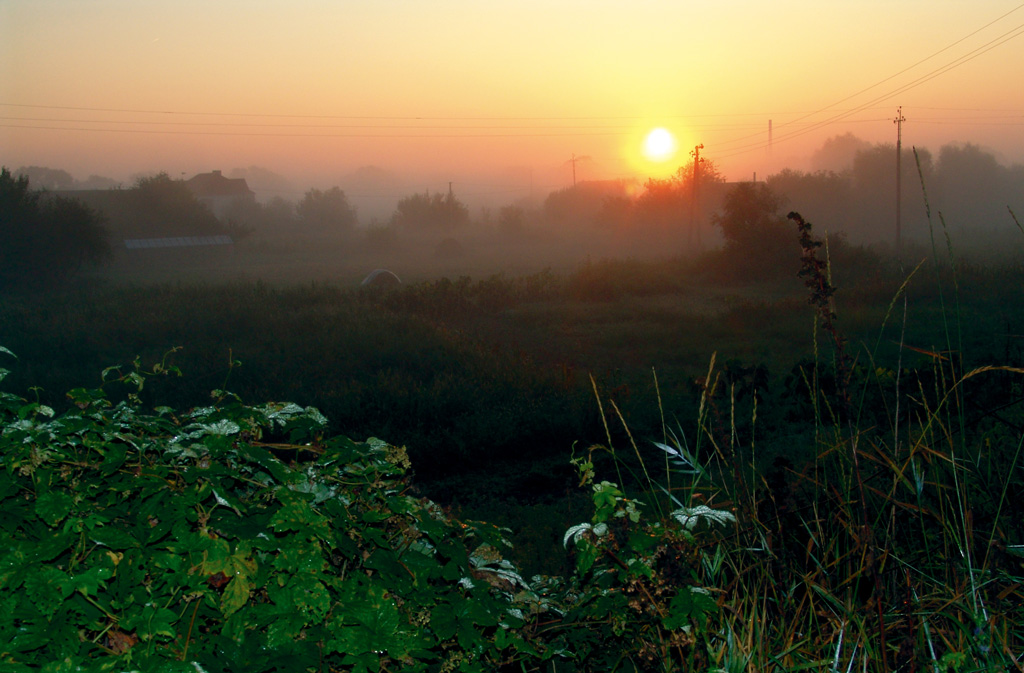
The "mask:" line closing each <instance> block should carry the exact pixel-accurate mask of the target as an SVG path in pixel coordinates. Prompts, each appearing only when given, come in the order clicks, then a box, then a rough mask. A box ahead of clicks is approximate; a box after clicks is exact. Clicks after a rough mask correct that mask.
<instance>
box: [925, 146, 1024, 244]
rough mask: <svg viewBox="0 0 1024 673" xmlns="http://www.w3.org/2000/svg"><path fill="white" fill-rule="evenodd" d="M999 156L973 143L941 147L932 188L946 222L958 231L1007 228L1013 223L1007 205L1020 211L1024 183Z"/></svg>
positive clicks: (936, 205)
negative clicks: (1001, 162) (1004, 164)
mask: <svg viewBox="0 0 1024 673" xmlns="http://www.w3.org/2000/svg"><path fill="white" fill-rule="evenodd" d="M1013 175H1014V174H1013V172H1012V171H1011V170H1010V169H1009V168H1007V167H1006V166H1003V165H1002V164H1000V163H999V161H998V160H997V159H996V157H995V155H994V154H992V153H991V152H987V151H985V150H983V149H982V148H981V147H979V146H977V145H973V144H970V143H964V144H953V145H945V146H943V147H942V149H940V150H939V159H938V162H937V164H936V167H935V180H934V184H933V186H932V187H931V188H930V194H931V195H932V198H933V199H934V201H935V203H934V206H935V207H936V208H937V209H939V210H940V211H941V212H942V213H943V216H944V217H945V220H946V224H947V225H948V226H949V227H950V228H952V229H954V230H957V231H962V230H967V229H971V230H973V231H975V232H979V231H986V230H987V231H989V232H992V231H998V230H1005V229H1006V228H1007V227H1008V226H1012V222H1011V220H1010V219H1009V216H1008V214H1007V212H1006V207H1007V206H1008V205H1009V206H1011V207H1013V206H1016V208H1017V209H1018V212H1019V208H1020V207H1021V205H1024V204H1021V203H1020V201H1021V195H1022V193H1024V184H1022V183H1021V182H1020V181H1019V180H1014V179H1013Z"/></svg>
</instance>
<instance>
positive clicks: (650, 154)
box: [644, 126, 679, 163]
mask: <svg viewBox="0 0 1024 673" xmlns="http://www.w3.org/2000/svg"><path fill="white" fill-rule="evenodd" d="M677 149H679V145H678V144H677V143H676V138H675V136H673V135H672V132H671V131H669V130H668V129H665V128H662V127H660V126H659V127H658V128H656V129H652V130H651V132H650V133H648V134H647V137H646V138H644V156H645V157H647V159H648V160H649V161H654V162H657V163H661V162H664V161H668V160H669V159H671V158H672V157H674V156H675V155H676V150H677Z"/></svg>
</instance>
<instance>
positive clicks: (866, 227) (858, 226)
mask: <svg viewBox="0 0 1024 673" xmlns="http://www.w3.org/2000/svg"><path fill="white" fill-rule="evenodd" d="M918 157H919V159H920V162H921V173H922V174H923V175H924V178H925V182H926V183H931V182H932V173H933V171H932V157H931V153H930V152H928V150H925V149H919V150H918ZM901 166H902V172H903V175H902V186H903V196H904V198H903V205H904V212H903V218H902V219H903V222H902V224H903V232H902V235H903V236H904V237H905V238H914V237H921V236H922V235H923V233H924V228H923V227H924V225H923V222H924V208H923V206H922V204H923V200H922V197H921V179H920V177H919V175H918V171H917V164H916V163H915V160H914V151H913V148H908V147H904V148H903V156H902V158H901ZM851 176H852V179H853V202H852V208H851V210H852V214H853V218H852V221H851V223H850V226H849V229H848V232H849V234H850V238H851V239H852V240H854V241H857V242H876V241H884V242H886V243H893V244H894V243H895V236H896V145H895V144H892V143H881V144H877V145H874V146H872V147H871V148H870V149H867V150H862V151H860V152H858V153H857V156H856V157H855V158H854V161H853V169H852V171H851ZM929 189H931V187H929ZM913 197H916V198H913Z"/></svg>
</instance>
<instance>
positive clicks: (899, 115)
mask: <svg viewBox="0 0 1024 673" xmlns="http://www.w3.org/2000/svg"><path fill="white" fill-rule="evenodd" d="M905 121H907V120H906V118H905V117H904V116H903V106H902V105H901V106H900V107H898V108H896V119H894V120H893V123H894V124H896V259H897V260H902V259H903V232H902V231H901V230H900V227H901V224H902V223H901V216H902V214H903V208H902V205H903V204H902V197H903V189H902V187H903V170H902V169H903V122H905Z"/></svg>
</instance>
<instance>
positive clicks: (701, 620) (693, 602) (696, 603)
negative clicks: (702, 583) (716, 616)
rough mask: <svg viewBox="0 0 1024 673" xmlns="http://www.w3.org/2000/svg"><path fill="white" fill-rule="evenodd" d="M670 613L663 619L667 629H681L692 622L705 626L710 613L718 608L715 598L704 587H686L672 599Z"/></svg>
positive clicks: (669, 607)
mask: <svg viewBox="0 0 1024 673" xmlns="http://www.w3.org/2000/svg"><path fill="white" fill-rule="evenodd" d="M668 609H669V614H668V616H666V617H665V619H664V620H663V624H664V625H665V628H667V629H672V630H675V629H680V628H682V627H684V626H688V625H690V624H695V625H697V626H703V625H704V624H705V623H706V622H707V618H708V615H710V614H712V613H714V612H716V611H717V610H718V604H717V603H716V602H715V599H714V598H712V597H711V595H710V594H709V593H708V592H707V591H706V590H704V589H700V588H698V587H686V588H685V589H683V590H681V591H680V592H679V593H678V594H676V595H675V597H674V598H673V599H672V602H671V603H669V606H668Z"/></svg>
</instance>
